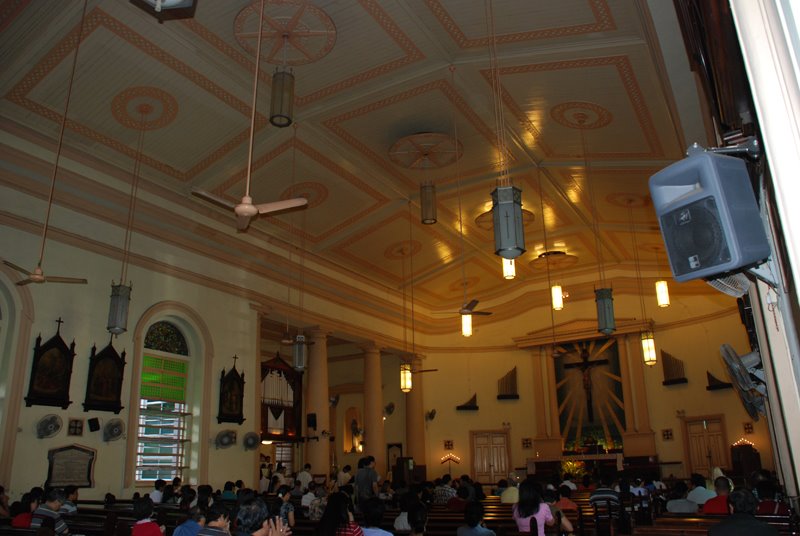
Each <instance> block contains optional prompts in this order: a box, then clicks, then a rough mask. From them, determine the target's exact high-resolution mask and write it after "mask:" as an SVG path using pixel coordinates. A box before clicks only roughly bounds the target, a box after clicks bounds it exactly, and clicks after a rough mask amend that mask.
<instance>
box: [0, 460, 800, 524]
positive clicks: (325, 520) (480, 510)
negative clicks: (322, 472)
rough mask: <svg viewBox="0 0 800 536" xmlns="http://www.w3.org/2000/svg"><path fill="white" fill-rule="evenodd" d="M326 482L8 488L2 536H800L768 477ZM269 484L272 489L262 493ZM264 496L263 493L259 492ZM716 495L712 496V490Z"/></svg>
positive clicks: (369, 475)
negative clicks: (132, 489) (125, 490)
mask: <svg viewBox="0 0 800 536" xmlns="http://www.w3.org/2000/svg"><path fill="white" fill-rule="evenodd" d="M359 466H360V467H359V469H358V471H357V472H356V473H355V474H354V475H351V474H350V468H349V467H346V468H344V469H342V470H341V471H339V472H338V473H334V474H333V475H331V477H330V478H327V479H325V481H324V482H322V481H321V479H320V478H319V477H317V478H314V479H311V478H308V477H307V476H305V475H302V473H303V472H307V473H308V474H309V475H310V472H309V469H310V468H309V467H306V468H305V469H304V471H301V472H300V473H299V474H293V475H291V476H287V475H285V474H284V471H281V470H276V471H275V473H273V474H268V475H266V482H268V484H267V489H256V490H254V489H251V488H249V487H247V486H246V485H245V484H244V483H243V482H242V481H241V480H238V481H236V482H233V481H230V482H226V483H225V484H224V485H223V486H222V489H221V490H220V489H216V490H215V489H214V488H213V487H212V486H210V485H207V484H204V485H200V486H196V487H194V486H191V485H188V484H182V482H181V480H180V478H175V479H174V480H173V482H172V483H167V482H165V481H164V480H157V481H156V482H155V484H154V487H153V489H152V490H150V491H148V492H147V493H144V494H140V493H135V494H134V495H133V496H132V497H131V498H129V499H117V498H116V497H114V496H113V495H111V494H107V495H106V498H105V500H104V501H85V500H80V499H79V490H78V489H77V488H75V487H67V488H65V489H56V488H53V489H43V488H41V487H36V488H33V489H31V490H30V491H29V492H27V493H25V494H24V495H22V496H21V497H19V498H18V500H15V501H14V502H13V503H11V504H10V505H9V497H8V496H7V495H6V494H5V492H4V490H3V489H2V488H0V536H56V535H57V536H69V535H70V534H72V535H77V534H82V535H85V536H290V535H291V534H294V535H295V536H303V535H312V534H319V535H322V536H362V535H365V536H390V535H392V534H395V535H413V536H417V535H422V534H428V535H431V536H445V535H450V536H510V535H516V534H532V535H538V536H544V535H545V534H558V535H573V534H574V535H578V534H582V535H587V536H588V535H591V534H597V535H600V534H641V535H673V536H678V535H681V534H709V535H712V536H718V535H728V534H745V533H746V534H748V536H760V535H768V534H770V535H771V534H797V530H798V524H797V518H796V515H795V512H793V511H792V510H791V508H790V507H789V505H788V504H787V503H786V502H784V500H783V497H782V494H781V490H780V487H779V486H777V484H776V482H775V480H774V479H773V478H772V477H771V475H769V474H768V473H765V472H757V473H754V474H753V475H751V478H750V479H748V480H747V481H746V482H745V481H742V482H732V481H731V480H730V479H728V478H727V477H725V476H724V475H719V476H718V477H717V478H716V479H715V480H714V481H713V486H712V485H711V484H709V483H708V482H707V481H706V480H705V479H704V478H703V477H702V476H701V475H696V474H695V475H692V477H691V478H690V479H689V481H688V483H687V482H685V481H684V480H681V479H668V480H667V481H666V482H661V481H659V480H657V479H644V478H639V477H637V476H635V475H627V474H624V473H620V474H618V475H599V477H597V478H595V477H592V476H590V475H585V476H584V477H583V478H581V479H580V481H579V483H576V482H573V478H572V475H569V474H565V475H563V477H561V476H560V477H559V478H550V479H545V480H540V479H537V477H536V475H528V477H527V478H525V479H523V480H521V482H513V481H512V482H509V481H508V480H505V479H503V480H500V481H499V482H497V483H496V484H495V485H492V486H491V488H490V487H489V486H484V485H483V484H481V483H479V482H473V481H472V480H471V479H470V477H469V476H467V475H463V476H461V477H458V478H452V477H451V475H449V474H445V475H443V476H442V477H440V478H437V479H436V480H434V481H433V482H431V481H425V482H413V483H410V484H407V483H405V482H401V481H396V482H381V481H380V477H379V476H378V475H377V473H376V472H375V471H374V462H373V461H372V459H371V457H369V456H368V457H366V458H364V459H362V462H361V463H359ZM262 484H263V482H262ZM260 487H263V485H262V486H260ZM712 487H713V489H711V488H712Z"/></svg>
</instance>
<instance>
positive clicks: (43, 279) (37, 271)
mask: <svg viewBox="0 0 800 536" xmlns="http://www.w3.org/2000/svg"><path fill="white" fill-rule="evenodd" d="M86 5H87V2H84V3H83V12H82V14H81V24H80V28H79V30H78V43H77V45H75V55H74V56H73V59H72V71H71V72H70V75H69V84H68V85H67V97H66V103H65V104H64V115H63V117H62V118H61V131H60V133H59V135H58V147H57V149H56V160H55V163H54V164H53V176H52V178H51V179H50V194H49V196H48V197H47V212H46V213H45V217H44V226H43V227H42V244H41V246H40V247H39V262H37V263H36V268H34V269H33V272H29V271H28V270H26V269H25V268H22V267H21V266H17V265H16V264H14V263H12V262H10V261H6V260H4V261H3V264H5V265H6V266H10V267H11V268H13V269H14V270H16V271H18V272H19V273H21V274H23V275H26V276H28V277H27V278H25V279H23V280H21V281H17V285H20V286H21V285H27V284H29V283H77V284H80V285H85V284H86V283H87V282H88V281H87V280H86V279H83V278H80V277H61V276H46V275H45V274H44V271H43V270H42V262H43V261H44V246H45V244H46V243H47V231H48V229H49V228H50V212H51V209H52V208H53V194H54V193H55V189H56V175H57V173H58V162H59V160H60V159H61V148H62V146H63V144H64V131H65V130H66V126H67V112H68V111H69V102H70V97H71V96H72V83H73V81H74V80H75V66H76V65H77V63H78V49H80V47H81V36H82V35H83V23H84V21H85V20H86Z"/></svg>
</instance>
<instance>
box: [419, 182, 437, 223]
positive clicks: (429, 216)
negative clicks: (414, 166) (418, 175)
mask: <svg viewBox="0 0 800 536" xmlns="http://www.w3.org/2000/svg"><path fill="white" fill-rule="evenodd" d="M419 205H420V217H421V219H422V223H424V224H425V225H432V224H434V223H436V186H435V185H434V184H433V183H430V182H426V183H425V184H422V185H420V187H419Z"/></svg>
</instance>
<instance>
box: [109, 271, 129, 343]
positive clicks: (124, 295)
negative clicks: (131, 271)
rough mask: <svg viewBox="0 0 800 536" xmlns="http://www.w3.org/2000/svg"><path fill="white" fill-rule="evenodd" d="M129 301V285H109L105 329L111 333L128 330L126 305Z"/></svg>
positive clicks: (117, 333)
mask: <svg viewBox="0 0 800 536" xmlns="http://www.w3.org/2000/svg"><path fill="white" fill-rule="evenodd" d="M130 301H131V287H127V286H125V285H114V284H112V285H111V305H110V306H109V308H108V324H107V325H106V330H107V331H108V332H109V333H111V334H113V335H121V334H122V333H125V332H126V331H128V305H130Z"/></svg>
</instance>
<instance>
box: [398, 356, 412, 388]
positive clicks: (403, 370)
mask: <svg viewBox="0 0 800 536" xmlns="http://www.w3.org/2000/svg"><path fill="white" fill-rule="evenodd" d="M411 387H412V382H411V363H401V364H400V390H401V391H403V392H404V393H409V392H411Z"/></svg>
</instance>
